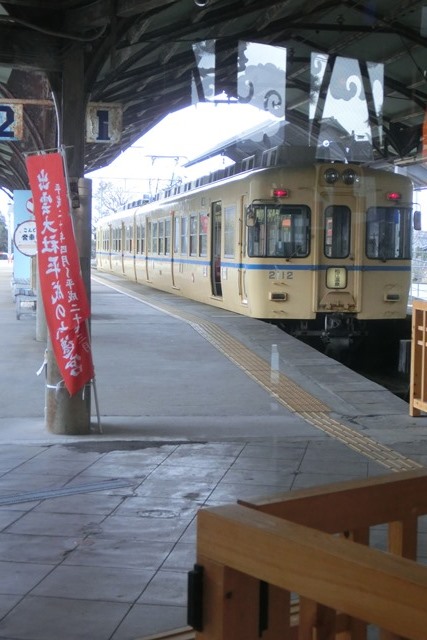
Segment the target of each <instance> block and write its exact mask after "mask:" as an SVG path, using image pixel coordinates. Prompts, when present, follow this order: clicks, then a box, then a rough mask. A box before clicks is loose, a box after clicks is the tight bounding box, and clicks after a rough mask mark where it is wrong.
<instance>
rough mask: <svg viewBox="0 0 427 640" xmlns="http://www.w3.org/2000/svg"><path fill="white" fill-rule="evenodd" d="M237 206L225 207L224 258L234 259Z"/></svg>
mask: <svg viewBox="0 0 427 640" xmlns="http://www.w3.org/2000/svg"><path fill="white" fill-rule="evenodd" d="M235 222H236V206H235V205H234V204H233V205H229V206H228V207H224V257H226V258H234V243H235Z"/></svg>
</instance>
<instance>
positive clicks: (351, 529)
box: [190, 471, 427, 640]
mask: <svg viewBox="0 0 427 640" xmlns="http://www.w3.org/2000/svg"><path fill="white" fill-rule="evenodd" d="M425 513H427V473H426V472H425V471H410V472H404V473H399V474H392V475H387V476H380V477H378V478H375V479H372V480H364V481H360V482H356V481H355V482H349V483H340V484H334V485H327V486H325V487H320V488H316V489H313V490H304V491H295V492H291V493H287V494H281V495H277V496H275V497H270V498H267V499H260V500H256V501H250V502H249V501H240V502H239V504H236V505H226V506H221V507H214V508H211V509H202V510H201V511H200V512H199V513H198V517H197V520H198V524H197V565H196V567H195V569H196V568H197V571H198V572H199V573H200V575H201V576H202V579H201V581H200V588H201V589H202V590H203V593H202V594H200V593H199V594H198V595H199V596H201V595H202V597H201V602H202V604H201V607H200V609H201V611H200V612H199V613H200V616H198V618H199V623H198V625H197V626H198V630H197V633H196V638H197V640H202V639H203V640H258V639H259V638H262V640H290V639H295V640H335V639H340V640H366V639H367V638H368V637H370V636H368V629H370V627H368V625H374V626H375V627H376V628H377V630H378V631H376V632H375V633H378V634H379V635H375V638H378V637H379V638H380V639H381V640H397V639H401V638H405V639H410V640H426V638H427V567H426V566H422V565H421V564H419V563H418V562H417V523H418V518H419V517H420V516H422V515H423V514H425ZM378 525H386V527H380V531H381V530H382V531H383V532H384V533H385V534H386V543H385V547H384V550H381V549H379V548H373V547H369V546H368V543H369V533H370V530H371V528H372V527H377V526H378ZM375 534H376V535H377V534H378V529H376V530H375ZM359 543H362V544H359ZM375 544H376V545H378V541H377V540H375ZM424 551H425V550H424ZM424 559H425V561H426V558H424ZM190 596H191V594H190ZM193 613H194V612H193ZM193 626H194V625H193ZM369 633H372V632H371V631H369Z"/></svg>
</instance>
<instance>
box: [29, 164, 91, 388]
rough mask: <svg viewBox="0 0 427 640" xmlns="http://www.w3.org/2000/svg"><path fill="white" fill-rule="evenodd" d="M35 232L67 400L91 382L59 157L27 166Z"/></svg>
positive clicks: (84, 311)
mask: <svg viewBox="0 0 427 640" xmlns="http://www.w3.org/2000/svg"><path fill="white" fill-rule="evenodd" d="M26 163H27V170H28V177H29V180H30V187H31V191H32V194H33V204H34V216H35V220H36V227H37V250H38V264H39V275H40V288H41V293H42V298H43V304H44V308H45V314H46V322H47V325H48V328H49V333H50V337H51V341H52V348H53V351H54V353H55V357H56V361H57V364H58V368H59V370H60V372H61V375H62V377H63V379H64V383H65V386H66V387H67V389H68V391H69V393H70V395H74V394H75V393H76V392H77V391H79V389H81V388H82V387H83V386H84V385H85V384H86V383H87V382H89V381H90V380H91V379H92V378H93V377H94V369H93V362H92V354H91V348H90V341H89V333H88V328H87V322H86V320H87V319H88V318H89V315H90V307H89V301H88V298H87V295H86V290H85V287H84V283H83V279H82V276H81V272H80V262H79V255H78V251H77V246H76V242H75V238H74V232H73V225H72V219H71V215H70V207H69V201H68V194H67V184H66V180H65V174H64V165H63V159H62V156H61V154H60V153H51V154H48V155H34V156H29V157H28V158H27V160H26Z"/></svg>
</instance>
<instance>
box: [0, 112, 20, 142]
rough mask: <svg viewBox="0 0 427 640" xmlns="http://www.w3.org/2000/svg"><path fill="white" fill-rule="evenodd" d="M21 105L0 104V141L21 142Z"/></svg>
mask: <svg viewBox="0 0 427 640" xmlns="http://www.w3.org/2000/svg"><path fill="white" fill-rule="evenodd" d="M22 121H23V106H22V104H0V140H5V141H10V142H13V141H14V140H22V135H23V134H22V131H23V127H22Z"/></svg>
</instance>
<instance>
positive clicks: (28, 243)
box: [13, 220, 37, 257]
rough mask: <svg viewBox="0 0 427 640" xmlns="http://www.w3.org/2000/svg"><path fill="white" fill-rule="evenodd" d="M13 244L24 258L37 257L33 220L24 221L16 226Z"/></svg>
mask: <svg viewBox="0 0 427 640" xmlns="http://www.w3.org/2000/svg"><path fill="white" fill-rule="evenodd" d="M13 244H14V245H15V247H16V248H17V249H18V251H20V252H21V253H23V254H24V256H29V257H32V256H35V255H37V239H36V223H35V220H25V221H24V222H21V223H20V224H18V226H17V227H16V229H15V233H14V234H13Z"/></svg>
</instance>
